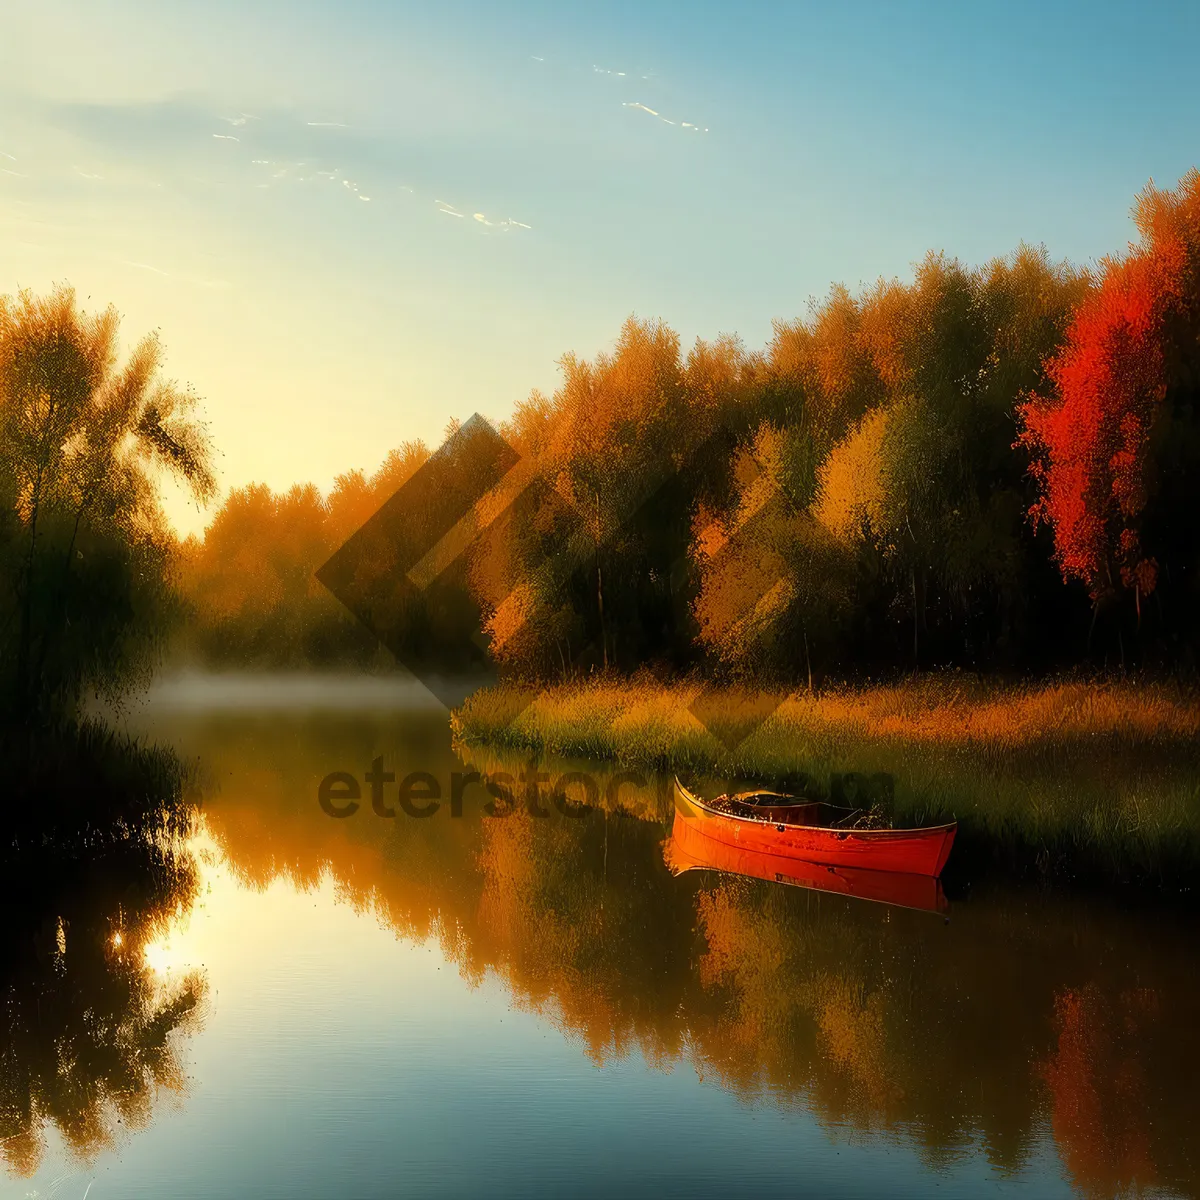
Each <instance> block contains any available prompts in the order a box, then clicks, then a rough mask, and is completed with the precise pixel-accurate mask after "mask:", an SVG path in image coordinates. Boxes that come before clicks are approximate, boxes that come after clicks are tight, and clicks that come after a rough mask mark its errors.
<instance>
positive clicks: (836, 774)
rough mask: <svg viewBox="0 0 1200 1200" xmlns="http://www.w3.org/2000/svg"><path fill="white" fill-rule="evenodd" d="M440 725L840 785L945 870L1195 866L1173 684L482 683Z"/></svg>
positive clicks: (586, 754) (665, 762) (494, 756)
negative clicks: (935, 837) (949, 824)
mask: <svg viewBox="0 0 1200 1200" xmlns="http://www.w3.org/2000/svg"><path fill="white" fill-rule="evenodd" d="M702 692H703V696H702V695H701V694H702ZM768 710H769V712H768ZM697 711H700V712H701V713H702V714H703V715H705V716H706V718H707V720H706V721H705V722H702V721H701V720H700V719H698V717H697V716H696V712H697ZM710 713H711V714H712V715H711V716H709V714H710ZM739 722H740V723H741V726H742V727H741V728H740V729H739V728H737V726H738V724H739ZM451 726H452V729H453V731H454V735H455V739H456V743H457V744H459V745H460V746H461V747H462V752H463V753H465V754H468V755H472V756H482V757H486V758H487V759H489V760H491V761H497V760H512V761H516V760H517V759H518V758H520V759H524V758H528V757H538V758H544V759H563V760H568V759H569V760H580V759H586V760H592V761H599V762H608V763H613V764H617V765H620V766H624V767H640V768H643V769H654V770H660V771H662V770H669V771H677V772H679V773H680V774H681V775H684V776H687V775H693V776H695V775H699V776H702V777H706V778H708V779H713V780H722V779H724V780H737V781H738V782H743V781H744V782H747V783H750V784H766V783H770V784H775V785H778V784H780V783H784V784H787V785H788V787H789V788H790V790H802V791H804V792H805V793H806V794H811V795H813V796H822V795H823V796H824V797H826V798H827V797H828V795H829V793H830V791H831V790H832V789H833V788H835V787H845V786H846V780H847V779H849V780H850V785H851V786H853V787H855V788H861V787H867V788H870V789H874V791H875V792H878V791H880V790H881V789H882V790H884V791H887V792H888V793H889V794H888V796H887V797H886V798H887V800H888V802H889V804H890V806H891V810H892V814H893V818H894V820H895V821H896V823H897V824H911V825H922V824H937V823H941V822H943V821H946V820H957V821H958V823H959V838H958V843H957V845H956V850H955V854H954V856H953V857H952V859H951V866H952V869H957V868H960V867H963V866H964V865H965V866H966V867H968V868H969V869H970V870H971V871H972V872H976V871H979V870H984V869H987V870H991V869H1000V870H1001V871H1003V873H1005V874H1012V873H1015V874H1017V875H1022V876H1028V875H1032V876H1035V877H1041V878H1048V879H1055V880H1064V881H1071V882H1079V883H1082V882H1096V883H1100V884H1108V883H1114V884H1120V885H1122V886H1132V887H1134V888H1141V889H1146V890H1150V891H1154V892H1175V893H1179V894H1183V893H1186V892H1189V891H1190V890H1191V888H1192V884H1193V881H1194V880H1195V879H1196V878H1197V870H1198V869H1200V695H1198V694H1197V693H1196V692H1195V691H1193V690H1191V689H1188V688H1185V687H1181V686H1179V685H1172V684H1164V683H1157V684H1147V683H1131V682H1128V681H1120V682H1084V681H1078V680H1067V681H1058V682H1047V683H1043V684H1037V685H1026V686H1020V685H1012V684H1003V685H1001V684H995V683H989V682H987V681H986V680H980V679H976V678H972V677H963V676H959V675H957V674H955V675H948V676H938V675H932V676H928V677H924V678H920V679H916V680H913V681H910V682H906V683H901V684H892V685H883V686H876V687H863V688H848V687H842V688H836V689H829V690H827V691H825V692H822V693H818V694H814V695H809V694H808V693H805V692H798V693H792V694H790V695H783V694H782V693H776V694H769V693H768V694H764V693H757V692H750V691H747V690H745V689H737V688H727V689H714V688H711V687H708V688H705V685H703V684H702V683H700V682H698V681H681V682H677V683H667V684H664V683H662V682H660V681H658V680H656V679H654V678H653V677H651V676H649V675H642V676H635V677H633V678H629V679H618V678H615V677H608V678H599V679H596V680H592V681H588V682H583V683H568V684H561V685H555V686H551V687H548V688H545V689H543V690H541V691H539V692H536V693H535V692H533V691H531V690H529V689H527V688H522V687H520V686H518V685H513V684H508V685H500V686H498V687H493V688H488V689H484V690H482V691H480V692H477V693H475V694H474V695H473V696H471V697H470V698H468V700H467V701H466V702H465V703H464V704H463V705H462V706H461V707H460V708H458V709H457V710H455V712H454V713H453V714H452V716H451ZM739 735H744V736H739ZM785 790H787V789H785Z"/></svg>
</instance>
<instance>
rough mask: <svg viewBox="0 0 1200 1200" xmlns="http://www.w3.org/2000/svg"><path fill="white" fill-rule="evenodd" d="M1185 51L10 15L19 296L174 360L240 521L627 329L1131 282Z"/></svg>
mask: <svg viewBox="0 0 1200 1200" xmlns="http://www.w3.org/2000/svg"><path fill="white" fill-rule="evenodd" d="M1198 34H1200V9H1197V7H1196V6H1195V5H1183V4H1159V5H1157V6H1155V8H1154V9H1153V10H1152V11H1144V10H1142V9H1141V8H1140V6H1134V5H1132V4H1123V5H1115V4H1107V5H1105V4H1088V5H1085V4H1077V3H1070V4H1066V3H1058V4H1054V3H1051V4H1039V5H1034V4H1023V3H1008V4H995V3H972V4H953V5H952V4H941V3H921V4H899V3H893V4H868V3H856V4H855V3H852V4H843V5H838V6H832V5H830V6H821V5H815V4H793V5H786V6H785V5H775V4H772V5H766V4H738V5H732V4H730V5H717V4H712V3H692V4H687V5H683V4H676V3H658V4H654V3H647V4H642V5H633V4H626V3H609V4H605V5H594V6H592V5H589V6H584V5H564V4H561V3H560V4H549V3H537V4H530V3H519V2H518V3H509V4H506V5H494V4H486V5H485V4H481V3H474V2H472V3H467V2H462V0H459V2H454V3H439V4H436V5H420V6H418V5H411V4H407V3H381V2H378V0H375V2H366V0H358V2H352V3H348V4H339V5H336V6H335V5H332V4H318V3H314V2H311V0H299V2H295V3H289V4H279V3H271V2H267V0H241V2H239V3H236V4H234V3H228V2H225V0H209V2H208V3H206V4H204V5H200V4H187V5H184V4H180V3H174V2H172V0H160V2H158V3H155V4H145V3H134V2H132V0H91V2H89V3H84V2H82V0H37V2H36V3H35V2H33V0H16V2H15V3H10V4H7V5H5V6H4V10H3V12H2V13H0V155H3V157H0V171H3V172H4V173H3V174H0V291H9V290H12V289H13V288H15V287H18V286H29V287H34V288H43V287H46V286H48V285H49V284H50V283H51V282H53V281H58V280H67V281H70V282H71V283H73V284H75V286H76V287H77V289H78V290H79V292H80V294H81V297H82V298H84V299H85V301H88V302H90V303H91V304H94V305H99V304H104V303H108V302H109V301H112V302H113V303H115V304H116V305H117V307H118V308H119V309H120V311H121V312H122V313H123V314H124V317H125V326H124V328H125V334H126V337H127V339H128V340H132V339H133V338H134V337H135V336H136V335H137V334H140V333H142V332H145V331H147V330H150V329H159V330H160V331H161V334H162V337H163V340H164V342H165V344H166V347H167V351H168V365H169V369H170V372H171V374H172V375H174V376H176V377H178V378H180V379H182V380H187V381H189V382H191V383H192V384H193V385H194V386H195V387H196V389H197V390H198V391H199V392H200V394H201V395H202V396H203V397H204V401H205V408H206V411H207V414H208V418H209V421H210V424H211V427H212V432H213V435H214V437H215V439H216V441H217V443H218V445H219V447H220V448H221V451H222V456H221V460H220V465H221V471H222V478H223V481H224V484H225V485H226V486H236V485H239V484H242V483H245V482H247V481H250V480H253V479H261V480H264V481H266V482H268V483H270V484H272V485H273V486H276V487H281V486H286V485H287V484H289V483H290V482H292V481H293V480H296V479H311V480H313V481H314V482H317V483H318V484H320V485H321V486H328V485H329V483H330V482H331V481H332V479H333V477H334V476H335V475H336V474H337V473H338V472H339V471H341V470H345V469H347V468H349V467H352V466H362V467H366V468H372V467H374V466H375V465H376V464H377V463H378V462H379V461H380V460H381V459H382V457H383V456H384V454H385V453H386V451H387V450H388V448H390V447H391V446H393V445H395V444H397V443H399V442H400V441H403V440H404V439H406V438H409V437H414V436H418V437H423V438H425V439H426V440H428V441H431V442H437V441H438V440H439V439H440V436H441V431H442V429H443V428H444V426H445V424H446V422H447V421H448V420H449V419H450V418H451V417H452V416H459V417H465V416H467V415H469V414H470V413H471V412H473V411H476V410H478V411H482V412H484V413H485V414H488V415H492V416H503V415H504V414H505V413H506V412H507V411H508V410H509V409H510V408H511V406H512V405H513V403H514V402H516V401H517V400H518V399H519V398H520V397H521V396H523V395H524V394H526V393H527V392H528V391H529V389H530V388H531V387H535V386H536V387H540V388H542V389H544V390H550V389H552V388H553V386H554V384H555V381H556V378H557V369H556V366H555V361H556V359H557V358H559V357H560V356H561V354H562V353H563V352H565V351H568V350H573V351H576V352H578V353H580V354H583V355H585V356H591V355H593V354H595V353H596V352H597V351H599V350H601V349H603V348H604V347H605V346H607V345H608V344H609V343H610V342H611V341H612V339H613V337H614V336H615V335H616V333H617V330H618V329H619V327H620V324H621V322H622V320H623V319H624V318H625V317H626V316H628V315H629V314H630V313H631V312H636V313H638V314H639V315H641V316H653V317H662V318H664V319H666V320H667V321H668V322H669V323H670V324H672V325H673V326H674V327H675V328H676V329H678V330H679V332H680V334H681V335H682V337H683V341H684V344H685V346H687V345H689V344H690V343H691V342H692V341H693V340H694V339H695V338H696V337H697V336H701V337H712V336H715V335H716V334H718V333H721V332H729V331H734V332H737V333H740V334H741V335H742V336H743V338H744V339H745V340H746V342H747V343H748V344H749V345H751V346H757V345H761V344H762V343H763V342H765V341H766V340H767V339H768V338H769V336H770V332H771V322H772V319H774V318H778V317H781V318H791V317H795V316H797V315H801V314H803V313H804V311H805V309H806V305H807V302H808V300H809V298H810V297H812V296H814V295H820V294H823V293H824V292H826V291H827V289H828V287H829V285H830V284H831V283H832V282H834V281H843V282H845V283H847V284H849V285H850V286H852V287H855V286H857V285H858V284H860V283H866V282H870V281H872V280H874V279H875V278H877V277H879V276H881V275H882V276H894V275H899V276H901V277H903V276H905V275H907V274H908V273H909V272H910V270H911V265H912V263H913V262H914V261H915V260H917V259H919V258H920V257H921V256H922V255H923V254H924V253H925V252H926V251H927V250H929V249H938V250H945V251H947V252H948V253H950V254H955V255H958V256H959V257H961V258H962V259H964V260H965V261H967V262H972V263H974V262H979V261H982V260H985V259H987V258H989V257H992V256H994V255H998V254H1005V253H1008V252H1010V251H1011V250H1013V249H1014V248H1015V246H1016V245H1017V243H1018V242H1020V241H1021V240H1022V239H1024V240H1026V241H1030V242H1034V243H1037V242H1044V243H1045V244H1046V245H1047V247H1048V248H1049V250H1050V252H1051V253H1052V254H1053V255H1055V256H1058V257H1069V258H1072V259H1074V260H1076V261H1082V262H1087V261H1091V260H1094V259H1096V258H1097V257H1099V256H1101V255H1103V254H1105V253H1108V252H1111V251H1117V250H1120V249H1121V248H1122V247H1123V246H1124V245H1125V243H1126V242H1127V241H1128V240H1129V238H1130V237H1131V236H1132V235H1133V230H1132V225H1131V223H1130V220H1129V208H1130V205H1131V203H1132V201H1133V198H1134V196H1135V194H1136V193H1137V191H1139V190H1140V189H1141V188H1142V187H1144V186H1145V184H1146V182H1147V181H1148V180H1149V179H1150V178H1153V179H1154V180H1155V181H1156V182H1158V183H1160V184H1164V185H1170V184H1173V183H1174V182H1175V181H1176V180H1177V179H1178V177H1179V176H1180V175H1181V174H1182V173H1183V172H1184V171H1185V170H1187V169H1188V168H1189V167H1190V166H1192V165H1193V164H1195V163H1197V162H1200V150H1198V146H1197V142H1198V139H1197V131H1198V130H1200V119H1198V118H1200V78H1198V77H1197V75H1196V73H1195V70H1194V64H1193V62H1192V61H1191V48H1192V47H1194V46H1195V44H1196V41H1197V35H1198ZM685 123H686V124H685ZM476 214H478V217H477V216H476ZM89 298H90V300H89ZM171 511H172V515H173V516H174V517H175V519H176V521H177V523H178V524H179V525H180V527H181V528H185V529H191V528H197V527H198V526H199V525H200V524H202V523H203V519H204V518H203V516H202V515H201V514H198V513H195V512H192V511H190V510H188V509H187V508H186V507H184V506H182V505H181V504H180V503H179V501H178V499H177V498H175V497H172V499H171Z"/></svg>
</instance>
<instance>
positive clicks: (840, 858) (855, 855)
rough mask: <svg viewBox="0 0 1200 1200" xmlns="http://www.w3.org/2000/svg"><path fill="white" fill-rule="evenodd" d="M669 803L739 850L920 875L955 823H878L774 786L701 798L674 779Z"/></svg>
mask: <svg viewBox="0 0 1200 1200" xmlns="http://www.w3.org/2000/svg"><path fill="white" fill-rule="evenodd" d="M675 808H676V813H677V815H678V816H682V817H683V819H684V821H685V822H687V823H692V822H694V823H695V824H696V827H697V830H698V831H699V832H701V833H703V835H704V836H705V837H706V838H707V839H708V840H710V841H713V842H722V843H724V844H725V845H727V846H733V847H735V848H737V849H741V850H752V851H757V852H759V853H765V854H771V855H775V856H777V857H779V858H786V859H802V860H804V861H805V862H809V863H822V864H825V865H828V866H834V867H843V868H844V867H854V868H861V869H864V870H870V871H889V872H895V873H898V874H909V875H927V876H930V877H932V878H934V879H936V878H937V877H938V876H939V875H941V873H942V868H943V867H944V866H945V865H946V860H947V859H948V858H949V857H950V848H951V847H952V846H953V845H954V835H955V833H956V831H957V829H958V824H957V822H951V823H950V824H949V825H932V826H929V827H927V828H924V829H879V828H872V827H871V826H870V824H869V821H868V818H869V814H868V813H867V812H866V811H864V810H862V809H853V808H841V807H839V806H837V805H834V804H828V803H826V802H825V801H822V800H803V799H800V798H798V797H796V796H786V795H783V794H782V793H780V792H766V791H760V792H741V793H738V794H737V795H733V796H718V797H717V798H716V799H715V800H701V799H700V797H699V796H695V795H693V794H692V793H691V792H689V791H688V790H687V788H685V787H684V786H683V784H681V783H680V782H679V780H678V779H676V780H675Z"/></svg>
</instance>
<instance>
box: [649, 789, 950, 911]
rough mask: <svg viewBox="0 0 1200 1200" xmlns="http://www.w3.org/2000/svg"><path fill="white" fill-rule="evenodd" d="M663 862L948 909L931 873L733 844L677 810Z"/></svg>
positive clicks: (675, 868)
mask: <svg viewBox="0 0 1200 1200" xmlns="http://www.w3.org/2000/svg"><path fill="white" fill-rule="evenodd" d="M663 861H664V862H665V863H666V864H667V869H668V870H669V871H670V872H671V874H672V875H682V874H683V873H684V872H685V871H697V870H710V871H721V872H723V873H725V874H728V875H745V876H748V877H749V878H751V879H765V880H767V881H768V882H772V883H786V884H791V885H792V886H793V887H802V888H810V889H811V890H813V891H818V892H834V893H836V894H837V895H839V896H854V897H855V898H856V899H859V900H875V901H878V902H879V903H881V904H892V905H896V906H897V907H899V908H916V909H922V910H924V911H927V912H945V911H946V910H947V908H948V907H949V905H948V904H947V902H946V895H945V893H944V892H943V891H942V885H941V883H940V881H939V880H937V879H934V878H932V877H931V876H928V875H912V874H907V873H901V872H898V871H871V870H868V869H867V868H864V867H834V866H828V865H826V864H824V863H810V862H804V861H803V860H802V859H796V858H784V857H782V856H781V855H778V854H767V853H766V852H764V851H762V850H748V849H745V848H743V847H740V846H731V845H729V844H728V843H727V842H722V841H717V840H716V839H715V838H711V837H709V836H708V835H707V834H706V833H705V832H704V829H703V823H702V822H700V821H696V820H688V819H687V818H686V817H685V816H684V815H683V814H682V813H678V812H677V813H676V814H675V823H674V825H672V827H671V833H670V836H669V837H668V838H667V839H666V841H665V842H664V843H663Z"/></svg>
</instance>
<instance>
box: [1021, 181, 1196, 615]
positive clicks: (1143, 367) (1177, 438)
mask: <svg viewBox="0 0 1200 1200" xmlns="http://www.w3.org/2000/svg"><path fill="white" fill-rule="evenodd" d="M1134 219H1135V222H1136V224H1137V228H1138V231H1139V234H1140V240H1139V241H1138V243H1137V244H1135V245H1133V246H1131V247H1130V249H1129V252H1128V253H1127V254H1126V255H1124V256H1121V257H1114V258H1110V259H1107V260H1105V262H1104V263H1103V264H1102V270H1101V276H1100V280H1099V284H1098V286H1097V288H1096V289H1095V291H1094V292H1093V293H1092V294H1091V295H1090V296H1089V297H1087V298H1086V299H1085V300H1084V302H1083V303H1082V304H1081V305H1080V307H1079V310H1078V312H1077V313H1076V315H1075V317H1074V320H1073V321H1072V322H1071V325H1070V328H1069V330H1068V333H1067V339H1066V342H1065V344H1064V345H1063V347H1062V348H1061V350H1060V351H1059V352H1058V353H1057V354H1055V355H1054V356H1053V357H1052V358H1051V359H1050V361H1049V363H1048V365H1047V374H1048V383H1047V387H1046V388H1044V389H1042V390H1040V391H1039V392H1038V394H1037V395H1035V396H1033V397H1032V398H1031V399H1030V400H1029V401H1028V403H1026V404H1025V405H1024V406H1023V407H1022V408H1021V410H1020V416H1021V431H1020V438H1019V444H1020V446H1021V447H1022V448H1024V449H1025V450H1027V451H1028V452H1029V454H1030V455H1031V457H1032V467H1031V470H1032V474H1033V478H1034V480H1035V481H1036V484H1037V488H1038V495H1037V498H1036V500H1035V502H1034V503H1033V505H1032V506H1031V508H1030V516H1031V517H1032V519H1033V521H1034V522H1035V523H1042V522H1044V523H1045V524H1047V525H1049V526H1050V528H1051V530H1052V531H1053V537H1054V557H1055V561H1056V562H1057V564H1058V566H1059V568H1060V570H1061V572H1062V576H1063V578H1064V580H1068V581H1070V580H1079V581H1081V582H1082V583H1083V584H1084V585H1085V587H1086V588H1087V591H1088V594H1089V596H1090V597H1091V600H1092V603H1093V622H1094V620H1095V615H1096V614H1097V613H1099V612H1100V611H1101V609H1103V608H1106V607H1114V606H1118V604H1119V601H1120V600H1121V599H1122V597H1125V598H1127V602H1128V601H1131V602H1132V606H1133V608H1134V611H1135V613H1136V616H1137V618H1138V622H1139V624H1140V621H1141V617H1142V610H1143V607H1144V604H1145V601H1146V599H1147V598H1148V597H1150V596H1151V595H1157V594H1158V593H1159V589H1160V585H1161V583H1162V582H1163V579H1164V576H1166V577H1168V578H1170V579H1171V582H1172V583H1173V584H1174V586H1175V591H1176V593H1177V596H1178V595H1180V594H1182V597H1183V598H1184V599H1183V601H1182V604H1179V607H1181V608H1183V609H1184V610H1185V611H1184V615H1185V616H1186V610H1187V609H1188V608H1190V607H1194V597H1195V594H1196V593H1195V587H1196V583H1195V580H1196V566H1197V549H1198V544H1197V536H1196V532H1195V530H1196V523H1195V521H1194V519H1193V518H1192V514H1193V513H1194V511H1195V504H1196V500H1197V498H1198V497H1197V490H1196V485H1195V483H1194V480H1195V463H1196V461H1197V460H1196V454H1197V453H1198V452H1200V425H1198V423H1197V406H1196V400H1197V371H1198V368H1200V356H1198V355H1197V335H1198V333H1200V304H1198V303H1197V301H1198V300H1200V172H1197V171H1191V172H1189V173H1188V174H1187V175H1186V176H1185V177H1184V178H1183V179H1182V180H1181V182H1180V184H1179V186H1178V188H1177V189H1175V190H1174V191H1161V190H1159V189H1157V188H1155V187H1153V186H1151V187H1149V188H1148V189H1147V190H1146V191H1145V192H1143V193H1142V195H1141V196H1140V197H1139V199H1138V201H1137V204H1136V206H1135V208H1134ZM1189 595H1190V596H1191V597H1192V600H1191V603H1190V604H1189V603H1188V602H1187V600H1186V597H1187V596H1189ZM1177 603H1178V602H1177ZM1192 628H1193V629H1194V623H1193V625H1192Z"/></svg>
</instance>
